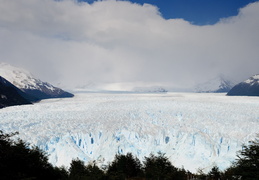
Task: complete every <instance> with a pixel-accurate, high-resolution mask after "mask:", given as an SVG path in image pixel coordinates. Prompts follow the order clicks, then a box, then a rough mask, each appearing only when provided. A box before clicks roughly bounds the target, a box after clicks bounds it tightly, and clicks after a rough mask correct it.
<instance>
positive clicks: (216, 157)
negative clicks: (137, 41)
mask: <svg viewBox="0 0 259 180" xmlns="http://www.w3.org/2000/svg"><path fill="white" fill-rule="evenodd" d="M0 129H1V130H3V131H4V132H6V133H9V132H15V131H18V132H19V135H18V137H19V138H21V139H23V140H25V141H26V142H28V143H30V144H31V145H36V146H38V147H39V148H40V149H42V150H43V151H45V152H46V153H47V154H49V161H50V162H51V163H52V164H53V165H56V166H65V167H69V165H70V162H71V160H72V159H75V158H79V159H81V160H83V161H84V162H85V163H88V162H93V161H95V162H96V163H97V164H98V165H99V166H106V165H107V164H108V163H109V162H111V161H112V160H113V158H114V156H115V154H116V153H118V154H126V153H127V152H131V153H132V154H133V155H136V156H137V157H138V158H139V159H140V160H143V159H144V157H145V156H149V154H150V153H154V154H156V153H157V152H162V153H166V156H167V157H168V158H169V160H170V161H171V162H172V163H173V165H175V166H177V167H184V168H185V169H187V170H189V171H191V172H197V170H198V169H200V168H201V169H204V171H207V170H209V169H210V168H211V167H212V166H214V165H217V166H218V167H219V168H220V169H221V170H223V169H225V168H227V167H229V166H230V164H231V162H232V161H234V160H235V159H236V152H237V151H238V150H241V148H242V145H243V144H244V143H247V142H248V141H249V140H252V139H254V137H256V133H258V130H259V97H232V96H226V94H224V93H220V94H213V93H198V94H196V93H154V94H143V93H140V94H137V93H77V94H75V97H73V98H69V99H66V98H64V99H62V98H60V99H48V100H42V101H41V102H39V103H36V104H34V105H24V106H13V107H8V108H4V109H1V110H0Z"/></svg>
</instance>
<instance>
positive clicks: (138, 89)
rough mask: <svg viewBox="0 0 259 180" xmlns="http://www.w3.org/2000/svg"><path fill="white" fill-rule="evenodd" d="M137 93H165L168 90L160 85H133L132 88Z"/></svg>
mask: <svg viewBox="0 0 259 180" xmlns="http://www.w3.org/2000/svg"><path fill="white" fill-rule="evenodd" d="M132 91H133V92H137V93H166V92H168V91H167V90H166V89H165V88H163V87H160V86H152V87H135V88H133V90H132Z"/></svg>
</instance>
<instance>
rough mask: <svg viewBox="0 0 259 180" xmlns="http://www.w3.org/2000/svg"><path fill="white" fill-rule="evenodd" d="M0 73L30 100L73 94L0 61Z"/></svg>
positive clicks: (71, 95) (70, 95)
mask: <svg viewBox="0 0 259 180" xmlns="http://www.w3.org/2000/svg"><path fill="white" fill-rule="evenodd" d="M0 75H1V76H2V77H4V78H5V79H7V80H8V81H10V82H11V83H12V84H14V85H15V86H16V87H18V88H19V89H21V90H22V91H23V92H25V93H26V94H28V95H29V96H30V97H31V99H30V100H31V101H37V100H41V99H48V98H64V97H73V96H74V95H73V94H71V93H69V92H66V91H63V90H62V89H60V88H57V87H54V86H53V85H51V84H49V83H47V82H42V81H41V80H39V79H36V78H35V77H33V75H32V74H31V73H29V72H28V71H26V70H24V69H21V68H17V67H13V66H11V65H9V64H5V63H0ZM33 97H34V98H33Z"/></svg>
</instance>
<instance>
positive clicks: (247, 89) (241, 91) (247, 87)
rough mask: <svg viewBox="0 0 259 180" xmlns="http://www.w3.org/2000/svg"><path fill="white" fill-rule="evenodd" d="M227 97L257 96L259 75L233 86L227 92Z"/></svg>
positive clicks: (258, 92)
mask: <svg viewBox="0 0 259 180" xmlns="http://www.w3.org/2000/svg"><path fill="white" fill-rule="evenodd" d="M227 95H229V96H259V74H257V75H254V76H252V77H250V78H249V79H247V80H245V81H243V82H241V83H239V84H237V85H235V86H234V87H233V88H232V89H231V90H230V91H229V92H228V94H227Z"/></svg>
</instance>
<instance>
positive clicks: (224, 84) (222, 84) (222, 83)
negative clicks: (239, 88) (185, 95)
mask: <svg viewBox="0 0 259 180" xmlns="http://www.w3.org/2000/svg"><path fill="white" fill-rule="evenodd" d="M233 86H234V83H232V82H231V81H229V80H227V79H226V78H225V77H224V76H223V75H221V76H219V77H215V78H213V79H210V80H208V81H206V82H204V83H201V84H198V85H196V86H195V88H194V92H199V93H200V92H205V93H207V92H210V93H213V92H217V91H218V90H222V89H228V88H229V89H231V88H232V87H233Z"/></svg>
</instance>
